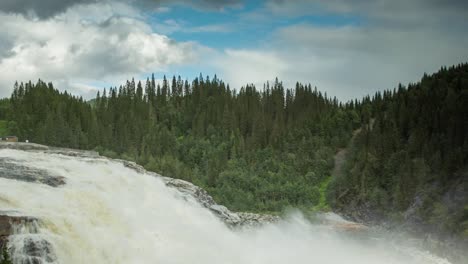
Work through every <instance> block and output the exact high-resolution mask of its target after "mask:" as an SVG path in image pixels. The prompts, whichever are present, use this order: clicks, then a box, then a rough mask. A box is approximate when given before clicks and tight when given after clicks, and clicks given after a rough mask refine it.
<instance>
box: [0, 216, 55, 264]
mask: <svg viewBox="0 0 468 264" xmlns="http://www.w3.org/2000/svg"><path fill="white" fill-rule="evenodd" d="M4 247H7V248H8V252H9V253H10V257H11V259H12V260H13V262H14V263H21V264H46V263H55V262H56V261H57V257H56V255H55V253H54V250H53V246H52V244H51V243H50V242H48V241H47V240H45V239H44V238H42V237H41V235H40V234H39V220H38V219H37V218H34V217H30V216H22V215H19V214H18V213H17V212H5V211H0V249H2V248H4Z"/></svg>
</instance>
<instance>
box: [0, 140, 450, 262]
mask: <svg viewBox="0 0 468 264" xmlns="http://www.w3.org/2000/svg"><path fill="white" fill-rule="evenodd" d="M2 159H3V160H4V164H7V163H8V164H9V166H10V167H11V166H13V167H14V166H16V165H17V166H23V167H26V168H27V171H29V172H31V171H32V172H47V174H49V175H57V176H62V177H65V179H64V180H65V184H64V185H61V186H58V187H53V186H50V185H48V184H44V183H41V182H28V181H23V180H22V181H20V180H16V179H14V178H12V177H6V176H5V177H0V211H15V212H19V213H22V214H25V215H29V216H32V217H35V218H37V219H39V222H38V223H36V222H34V223H35V224H33V225H35V226H34V228H32V229H31V228H17V230H16V232H15V234H14V235H13V236H11V237H10V241H9V246H10V248H12V249H14V250H12V257H13V260H14V262H15V263H22V261H24V256H23V254H24V248H25V245H24V244H25V243H27V242H25V241H27V239H30V240H35V241H43V242H40V243H46V244H44V248H39V249H38V250H39V251H41V252H40V254H37V255H38V256H37V259H39V260H41V261H42V262H43V263H62V264H73V263H80V264H82V263H167V264H172V263H174V264H175V263H204V264H206V263H236V264H238V263H242V264H244V263H268V264H272V263H273V264H274V263H321V264H327V263H330V264H331V263H337V264H338V263H339V264H341V263H362V264H391V263H392V264H393V263H404V264H405V263H408V264H419V263H421V264H430V263H450V262H448V261H446V260H444V259H441V258H438V257H435V256H433V255H431V254H429V253H427V252H424V251H418V250H416V249H413V248H407V247H405V246H403V245H400V244H399V243H392V242H391V241H386V240H384V239H382V238H379V237H375V238H372V237H365V238H363V237H360V238H353V237H354V235H353V234H343V232H342V231H341V232H340V231H338V230H334V229H333V228H330V227H329V226H326V225H319V224H311V223H310V222H309V221H307V220H306V219H305V218H304V217H302V216H301V215H300V214H293V215H291V216H290V217H288V218H286V219H285V220H281V221H279V222H277V223H274V224H266V225H263V226H261V227H254V228H245V229H232V228H229V227H227V226H226V225H225V224H224V223H223V222H222V221H221V220H219V218H217V217H216V216H215V215H214V214H213V213H212V212H211V211H210V210H208V209H206V208H204V207H203V206H201V205H200V204H199V203H198V202H197V201H196V200H195V199H186V197H185V198H184V196H182V195H180V192H178V191H177V190H176V189H173V188H168V187H167V186H166V185H165V183H164V182H163V181H162V180H161V178H157V177H154V176H152V175H148V174H144V173H139V172H137V171H135V170H132V169H129V168H127V167H125V166H124V165H123V164H122V163H121V162H118V161H112V160H108V159H105V158H100V157H86V156H85V157H71V156H67V155H61V154H54V153H47V152H37V151H36V152H34V151H20V150H12V149H3V150H0V161H1V160H2ZM1 166H2V164H1V163H0V168H1ZM5 166H6V165H5ZM2 173H3V174H8V172H5V171H3V172H2ZM45 177H46V176H44V175H42V176H41V178H40V180H36V181H47V179H45ZM40 243H39V244H40ZM47 243H50V245H48V244H47ZM40 245H41V244H40ZM36 247H37V246H36ZM50 248H53V252H51V250H50Z"/></svg>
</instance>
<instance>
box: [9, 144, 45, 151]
mask: <svg viewBox="0 0 468 264" xmlns="http://www.w3.org/2000/svg"><path fill="white" fill-rule="evenodd" d="M5 148H8V149H17V150H48V149H49V147H48V146H45V145H40V144H35V143H26V142H0V149H5Z"/></svg>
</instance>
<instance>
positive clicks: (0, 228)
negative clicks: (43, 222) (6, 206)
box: [0, 211, 37, 248]
mask: <svg viewBox="0 0 468 264" xmlns="http://www.w3.org/2000/svg"><path fill="white" fill-rule="evenodd" d="M8 213H9V212H1V211H0V248H3V247H4V246H5V244H6V242H7V240H8V237H9V236H10V235H11V234H12V233H13V231H14V226H19V225H24V224H28V223H29V224H32V223H33V222H35V221H37V219H36V218H34V217H29V216H11V215H8Z"/></svg>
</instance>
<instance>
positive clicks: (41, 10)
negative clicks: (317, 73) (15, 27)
mask: <svg viewBox="0 0 468 264" xmlns="http://www.w3.org/2000/svg"><path fill="white" fill-rule="evenodd" d="M97 1H98V0H41V1H36V0H2V1H1V2H0V10H1V11H3V12H6V13H15V14H23V15H32V16H33V15H35V16H37V17H39V18H41V19H42V18H48V17H51V16H54V15H57V14H60V13H62V12H65V11H66V10H67V9H68V8H69V7H72V6H75V5H80V4H89V3H96V2H97Z"/></svg>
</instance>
